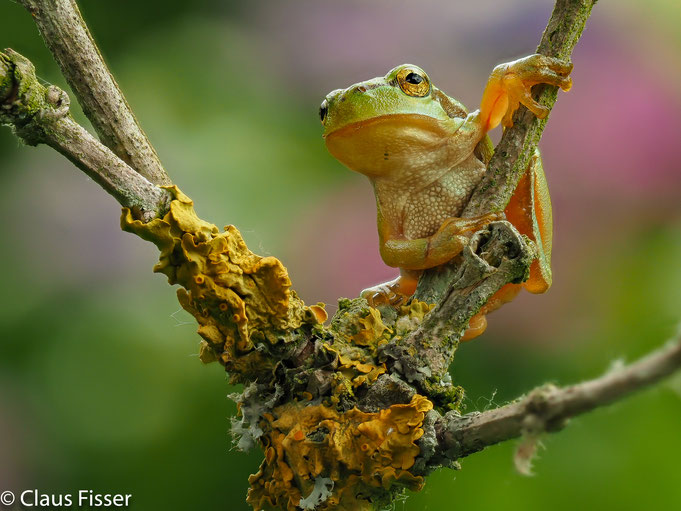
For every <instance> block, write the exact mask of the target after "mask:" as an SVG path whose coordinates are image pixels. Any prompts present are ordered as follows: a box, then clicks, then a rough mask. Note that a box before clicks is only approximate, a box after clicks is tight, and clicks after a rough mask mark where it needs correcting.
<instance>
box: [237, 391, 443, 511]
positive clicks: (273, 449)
mask: <svg viewBox="0 0 681 511" xmlns="http://www.w3.org/2000/svg"><path fill="white" fill-rule="evenodd" d="M432 407H433V404H432V403H431V402H430V401H429V400H428V399H427V398H425V397H424V396H421V395H418V394H416V395H415V396H414V397H413V398H412V400H411V402H410V403H408V404H396V405H392V406H391V407H389V408H387V409H385V410H381V411H379V412H377V413H366V412H362V411H360V410H358V409H357V408H353V409H352V410H348V411H346V412H338V411H336V410H335V409H333V408H330V407H326V406H324V405H311V404H307V405H306V404H305V403H303V402H295V403H287V404H285V405H282V406H279V407H277V408H275V409H274V410H273V411H272V413H271V414H265V417H264V419H263V420H262V421H261V427H262V428H263V430H264V431H265V435H264V437H263V438H262V443H263V447H264V449H265V461H263V463H262V465H261V467H260V471H259V472H258V473H257V474H254V475H253V476H251V478H250V483H251V489H250V491H249V493H248V502H249V503H250V504H251V505H252V506H253V507H254V509H255V510H256V511H258V510H288V511H295V510H296V509H298V506H299V503H300V501H301V499H304V498H306V497H308V496H309V495H310V494H311V492H312V491H313V489H314V487H315V481H317V480H318V479H320V478H325V479H328V480H330V481H331V482H332V485H331V487H330V493H329V495H328V496H327V497H326V498H325V499H324V501H323V502H320V503H319V505H318V506H317V507H316V509H317V510H320V511H324V510H337V511H357V510H360V511H361V510H367V511H368V510H370V509H373V507H372V506H373V504H372V502H373V503H375V502H376V501H378V500H385V498H386V497H387V496H388V495H389V494H390V491H391V490H394V489H396V488H402V487H406V488H409V489H411V490H418V489H420V488H421V486H422V484H423V479H422V478H421V477H419V476H415V475H413V474H412V473H411V472H410V471H409V469H410V468H411V467H413V465H414V461H415V459H416V457H417V456H418V454H419V447H418V446H417V445H416V441H417V440H418V439H419V438H421V436H422V435H423V429H422V426H423V420H424V417H425V414H426V412H427V411H428V410H430V409H432Z"/></svg>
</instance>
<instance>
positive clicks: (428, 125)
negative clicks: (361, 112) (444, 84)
mask: <svg viewBox="0 0 681 511" xmlns="http://www.w3.org/2000/svg"><path fill="white" fill-rule="evenodd" d="M391 123H392V124H395V128H394V129H395V130H400V129H404V128H419V129H423V130H427V131H431V132H434V133H437V134H439V135H442V136H447V135H449V136H451V135H452V133H451V132H447V130H445V129H444V127H443V126H442V121H441V120H440V119H436V118H435V117H430V116H428V115H423V114H386V115H381V116H378V117H373V118H371V119H366V120H364V121H357V122H353V123H351V124H348V125H346V126H343V127H341V128H336V129H334V130H333V131H330V132H329V133H324V134H323V135H322V137H323V138H325V139H327V138H328V137H330V136H341V137H342V136H352V135H354V134H356V132H358V131H360V130H365V129H366V128H373V127H376V126H377V125H386V124H391Z"/></svg>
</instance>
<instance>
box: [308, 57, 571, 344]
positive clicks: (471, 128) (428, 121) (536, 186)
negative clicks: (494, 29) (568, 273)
mask: <svg viewBox="0 0 681 511" xmlns="http://www.w3.org/2000/svg"><path fill="white" fill-rule="evenodd" d="M571 70H572V65H571V64H567V63H565V62H562V61H559V60H557V59H553V58H549V57H545V56H543V55H531V56H529V57H525V58H522V59H519V60H516V61H514V62H510V63H507V64H502V65H499V66H497V67H496V68H494V70H493V72H492V74H491V76H490V78H489V81H488V82H487V86H486V87H485V90H484V92H483V95H482V101H481V105H480V109H478V110H476V111H474V112H472V113H468V111H467V110H466V108H465V107H464V106H463V105H462V104H461V103H459V102H458V101H457V100H455V99H452V98H450V97H449V96H447V95H446V94H444V93H443V92H442V91H441V90H440V89H438V88H437V87H435V86H434V85H433V84H432V83H431V81H430V78H428V75H427V74H426V73H425V72H424V71H423V70H422V69H421V68H419V67H417V66H414V65H410V64H404V65H401V66H397V67H396V68H394V69H392V70H390V71H389V72H388V74H387V75H385V76H384V77H380V78H374V79H372V80H368V81H365V82H361V83H358V84H355V85H351V86H350V87H348V88H347V89H338V90H335V91H333V92H331V93H329V94H328V95H327V96H326V99H324V101H323V102H322V105H321V108H320V117H321V121H322V124H323V126H324V134H323V137H324V139H325V141H326V146H327V148H328V149H329V151H330V152H331V154H332V155H333V156H334V157H336V158H337V159H338V160H339V161H340V162H341V163H343V164H344V165H345V166H347V167H348V168H350V169H351V170H354V171H356V172H359V173H361V174H364V175H365V176H367V177H368V178H369V180H370V181H371V184H372V185H373V188H374V192H375V195H376V206H377V209H378V234H379V243H380V247H379V249H380V254H381V257H382V259H383V261H384V262H385V263H386V264H387V265H389V266H393V267H397V268H399V269H400V275H399V277H397V278H396V279H395V280H393V281H390V282H386V283H384V284H381V285H378V286H375V287H372V288H369V289H365V290H364V291H362V296H363V297H364V298H366V299H367V300H368V302H369V303H370V304H371V305H381V304H390V305H399V304H401V303H403V302H404V301H406V299H408V297H409V296H411V295H412V294H413V293H414V291H415V289H416V284H417V281H418V277H419V275H420V274H421V273H422V272H423V270H425V269H427V268H432V267H434V266H438V265H441V264H443V263H446V262H447V261H449V260H450V259H452V258H453V257H454V256H456V255H457V254H458V253H460V252H461V250H462V249H463V247H464V246H465V244H466V243H467V241H468V238H469V236H470V234H472V233H473V232H475V231H477V230H479V229H481V228H482V227H484V226H485V225H486V224H488V223H489V222H491V221H493V220H497V219H499V218H503V215H501V214H487V215H482V216H479V217H475V218H461V217H460V214H461V212H462V211H463V209H464V207H465V205H466V203H467V201H468V200H469V198H470V196H471V194H472V192H473V190H474V188H475V187H476V185H477V184H478V183H479V182H480V180H481V179H482V177H483V175H484V173H485V168H486V164H487V163H488V162H489V159H490V158H491V155H492V150H493V149H492V143H491V141H490V139H489V137H488V136H487V132H488V131H490V130H491V129H493V128H495V127H496V126H498V125H499V124H500V123H502V124H503V125H504V126H505V127H509V126H512V120H511V117H512V115H513V113H514V112H515V110H516V109H517V108H518V107H519V105H520V104H521V103H522V104H523V105H525V106H526V107H527V108H528V109H529V110H530V111H532V112H533V113H534V114H535V115H537V116H538V117H540V118H543V117H546V115H547V114H548V111H547V109H546V108H545V107H543V106H542V105H540V104H538V103H537V102H535V101H534V99H533V98H532V96H531V94H530V89H531V87H532V86H533V85H535V84H538V83H547V84H551V85H555V86H558V87H560V88H562V89H563V90H565V91H567V90H569V89H570V86H571V79H570V77H569V74H570V71H571ZM504 214H505V216H506V218H507V219H508V220H509V221H510V222H511V223H512V224H513V225H514V226H515V227H516V228H517V229H518V230H519V231H520V232H521V233H522V234H526V235H527V236H529V237H530V238H531V239H532V240H533V241H534V242H535V244H536V247H537V259H536V260H535V261H534V262H533V263H532V267H531V270H530V277H529V279H528V280H527V281H526V282H524V283H523V284H508V285H506V286H505V287H504V288H502V289H501V290H500V291H499V292H498V293H497V294H496V295H494V296H493V297H492V299H490V301H489V302H488V303H487V304H486V305H485V306H484V307H483V309H482V310H481V311H480V312H479V313H478V314H476V315H475V316H474V317H473V318H472V319H471V322H470V324H469V327H468V330H467V331H466V333H465V334H464V340H465V339H471V338H473V337H476V336H478V335H480V334H481V333H482V332H484V330H485V328H486V325H487V320H486V318H485V315H486V314H487V313H488V312H490V311H492V310H494V309H496V308H498V307H500V306H501V305H502V304H503V303H506V302H508V301H510V300H512V299H513V298H514V297H515V296H516V294H517V293H518V292H519V291H520V289H521V287H524V288H525V289H527V290H529V291H530V292H533V293H543V292H545V291H546V290H547V289H548V288H549V286H550V285H551V266H550V260H551V243H552V235H553V233H552V229H553V227H552V213H551V199H550V197H549V192H548V187H547V184H546V178H545V176H544V171H543V168H542V163H541V157H540V155H539V152H536V153H535V155H534V156H533V158H532V159H531V162H530V164H529V166H528V168H527V170H526V171H525V173H524V175H523V177H522V178H521V180H520V182H519V184H518V187H517V189H516V192H515V194H514V196H513V198H512V200H511V201H510V203H509V204H508V206H507V208H506V210H505V211H504Z"/></svg>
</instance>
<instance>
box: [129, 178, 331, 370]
mask: <svg viewBox="0 0 681 511" xmlns="http://www.w3.org/2000/svg"><path fill="white" fill-rule="evenodd" d="M167 189H168V190H170V192H171V193H172V195H173V197H174V200H173V201H172V202H171V203H170V210H169V211H168V213H167V214H166V215H165V216H164V217H163V218H157V219H154V220H152V221H151V222H148V223H143V222H141V221H140V220H135V219H134V218H133V216H132V213H131V212H130V210H129V209H127V208H126V209H123V216H122V218H121V227H122V229H123V230H125V231H130V232H133V233H135V234H137V235H138V236H140V237H141V238H143V239H146V240H148V241H151V242H153V243H154V244H155V245H156V246H157V247H158V248H159V250H160V251H161V255H160V260H159V262H158V264H157V265H156V266H155V267H154V271H156V272H160V273H163V274H165V275H166V276H167V277H168V281H169V282H170V283H171V284H180V285H181V286H182V287H183V288H184V289H179V290H178V293H177V294H178V299H179V301H180V304H181V305H182V307H184V308H185V309H186V310H187V311H188V312H190V313H191V314H192V315H193V316H194V317H195V318H196V320H197V321H198V323H199V335H201V337H203V339H204V340H205V341H206V343H205V344H202V346H201V360H202V361H210V360H215V359H217V360H220V361H221V362H222V363H223V364H224V365H225V366H226V367H227V369H228V370H229V371H230V373H231V374H232V376H233V380H234V381H241V380H242V378H240V375H243V374H247V373H244V372H243V371H255V373H250V374H249V376H256V375H257V374H261V373H263V372H265V371H268V370H270V369H271V368H272V367H273V365H274V363H275V361H274V360H270V359H271V358H272V357H266V356H263V354H262V353H260V352H256V351H255V347H256V345H258V344H260V345H264V347H265V348H267V347H268V346H273V345H276V344H279V343H289V342H292V341H293V340H294V339H297V338H299V337H300V336H298V337H296V336H294V335H292V331H293V330H295V329H297V328H300V327H302V326H304V325H308V326H313V325H317V324H319V323H320V320H321V318H322V317H324V316H325V312H324V310H323V308H322V306H321V304H320V305H316V306H314V308H310V307H307V306H305V304H304V303H303V302H302V300H300V299H299V298H298V297H297V296H296V294H295V292H293V291H291V289H290V287H291V281H290V280H289V277H288V273H287V272H286V268H284V266H283V265H282V264H281V262H280V261H279V260H278V259H276V258H274V257H260V256H258V255H256V254H254V253H253V252H251V251H250V250H249V249H248V247H247V246H246V244H245V243H244V241H243V239H242V237H241V234H240V233H239V231H238V230H237V229H236V228H235V227H234V226H227V227H225V231H224V232H220V231H219V230H218V228H217V227H216V226H215V225H213V224H210V223H208V222H204V221H203V220H201V219H200V218H199V217H198V216H197V215H196V213H195V212H194V206H193V203H192V201H191V200H190V199H189V198H188V197H187V196H186V195H184V194H183V193H182V192H181V191H180V190H179V189H178V188H177V187H175V186H171V187H167ZM209 350H212V351H213V355H210V354H208V351H209ZM263 364H264V365H263Z"/></svg>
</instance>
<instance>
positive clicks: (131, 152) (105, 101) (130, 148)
mask: <svg viewBox="0 0 681 511" xmlns="http://www.w3.org/2000/svg"><path fill="white" fill-rule="evenodd" d="M19 2H20V3H21V4H22V5H23V6H24V7H26V9H28V11H29V12H30V13H31V15H32V16H33V20H34V21H35V23H36V24H37V25H38V29H39V30H40V33H41V35H42V36H43V39H44V40H45V44H46V45H47V47H48V48H49V49H50V51H51V52H52V55H53V56H54V58H55V59H56V61H57V63H58V64H59V67H60V68H61V70H62V73H63V74H64V77H65V78H66V81H67V82H68V84H69V86H70V87H71V88H72V89H73V92H74V93H75V94H76V97H77V98H78V102H79V103H80V105H81V106H82V107H83V111H84V112H85V115H86V116H87V118H88V119H90V122H91V123H92V125H93V126H94V128H95V130H96V131H97V134H98V135H99V138H100V140H101V141H102V143H103V144H104V145H105V146H107V147H108V148H109V149H111V150H112V151H113V153H114V154H116V155H117V156H118V157H119V158H121V159H122V160H123V161H124V162H125V163H127V164H128V165H129V166H130V167H132V168H133V169H135V170H136V171H137V172H139V173H140V174H141V175H142V176H144V177H145V178H147V179H148V180H149V181H150V182H151V183H153V184H156V185H170V184H172V183H171V180H170V178H169V177H168V175H167V174H166V172H165V170H164V169H163V165H162V164H161V161H160V160H159V158H158V155H157V154H156V151H155V150H154V148H153V147H152V145H151V143H150V142H149V140H148V139H147V136H146V135H145V134H144V131H142V128H141V126H140V125H139V123H138V122H137V119H136V118H135V115H134V114H133V113H132V110H131V109H130V106H129V105H128V103H127V101H126V100H125V97H124V96H123V93H122V92H121V90H120V88H119V87H118V84H117V83H116V80H115V79H114V77H113V76H112V75H111V73H110V72H109V69H108V68H107V66H106V64H105V63H104V59H103V58H102V55H101V54H100V52H99V50H98V48H97V46H96V45H95V43H94V41H93V39H92V36H91V35H90V32H89V31H88V29H87V26H86V25H85V22H84V21H83V17H82V16H81V14H80V11H79V10H78V6H77V5H76V2H75V0H19ZM72 161H73V160H72ZM81 168H82V167H81Z"/></svg>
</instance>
